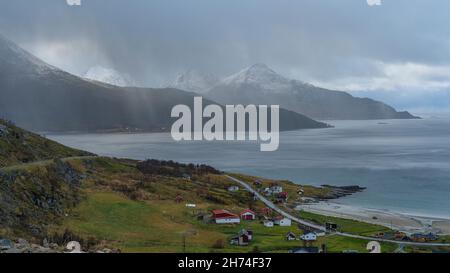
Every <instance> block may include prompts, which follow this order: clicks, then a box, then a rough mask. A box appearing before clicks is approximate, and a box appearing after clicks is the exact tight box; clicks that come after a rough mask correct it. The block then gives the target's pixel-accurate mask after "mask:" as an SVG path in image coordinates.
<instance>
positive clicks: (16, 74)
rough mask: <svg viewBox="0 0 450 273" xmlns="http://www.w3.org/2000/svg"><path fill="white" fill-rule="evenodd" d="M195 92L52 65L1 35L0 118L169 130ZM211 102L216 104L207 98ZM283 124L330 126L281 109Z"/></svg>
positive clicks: (36, 125)
mask: <svg viewBox="0 0 450 273" xmlns="http://www.w3.org/2000/svg"><path fill="white" fill-rule="evenodd" d="M194 96H196V94H195V93H190V92H185V91H181V90H177V89H170V88H167V89H149V88H121V87H117V86H114V85H109V84H105V83H100V82H95V81H87V80H84V79H82V78H79V77H76V76H74V75H71V74H69V73H67V72H64V71H62V70H59V69H57V68H55V67H52V66H50V65H48V64H46V63H44V62H43V61H41V60H39V59H38V58H36V57H34V56H32V55H31V54H29V53H28V52H26V51H24V50H23V49H21V48H20V47H18V46H17V45H15V44H14V43H12V42H10V41H8V40H6V39H5V38H2V37H1V36H0V117H2V118H5V119H8V120H13V121H14V122H15V123H17V124H18V125H20V126H22V127H24V128H26V129H30V130H35V131H110V130H117V131H119V130H120V131H134V130H138V131H167V130H169V129H170V126H171V124H172V122H173V119H172V118H171V117H170V113H171V110H172V107H173V106H175V105H177V104H186V105H189V106H192V105H193V98H194ZM204 102H205V105H206V104H210V103H213V102H211V101H207V100H205V101H204ZM280 120H281V121H280V129H281V130H287V129H289V130H292V129H303V128H321V127H326V125H325V124H323V123H318V122H315V121H312V120H310V119H309V118H306V117H304V116H302V115H299V114H297V113H293V112H289V111H284V110H282V111H281V113H280Z"/></svg>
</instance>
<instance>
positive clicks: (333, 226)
mask: <svg viewBox="0 0 450 273" xmlns="http://www.w3.org/2000/svg"><path fill="white" fill-rule="evenodd" d="M325 229H326V230H327V231H336V230H337V229H338V225H337V224H335V223H332V222H326V223H325Z"/></svg>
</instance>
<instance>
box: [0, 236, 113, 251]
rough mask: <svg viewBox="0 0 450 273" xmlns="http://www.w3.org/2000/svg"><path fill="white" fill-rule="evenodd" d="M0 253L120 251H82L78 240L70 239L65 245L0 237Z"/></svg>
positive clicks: (106, 249) (104, 249) (107, 249)
mask: <svg viewBox="0 0 450 273" xmlns="http://www.w3.org/2000/svg"><path fill="white" fill-rule="evenodd" d="M0 253H11V254H12V253H120V250H117V249H109V248H103V249H101V250H86V251H83V250H82V249H81V247H80V244H79V243H78V242H75V241H72V242H69V243H68V244H67V246H65V247H64V246H62V245H58V244H55V243H48V242H47V240H45V239H44V240H43V242H42V244H41V245H40V244H34V243H30V242H28V241H27V240H25V239H17V240H14V241H13V240H10V239H0Z"/></svg>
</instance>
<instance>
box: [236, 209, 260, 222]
mask: <svg viewBox="0 0 450 273" xmlns="http://www.w3.org/2000/svg"><path fill="white" fill-rule="evenodd" d="M239 215H240V216H241V219H242V220H255V219H256V213H255V212H253V211H251V210H249V209H246V210H244V211H243V212H241V213H240V214H239Z"/></svg>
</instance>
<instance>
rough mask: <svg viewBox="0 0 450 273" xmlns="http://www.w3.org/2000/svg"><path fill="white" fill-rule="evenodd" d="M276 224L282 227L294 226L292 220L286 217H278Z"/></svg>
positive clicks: (275, 220)
mask: <svg viewBox="0 0 450 273" xmlns="http://www.w3.org/2000/svg"><path fill="white" fill-rule="evenodd" d="M274 224H275V225H279V226H280V227H290V226H291V224H292V221H291V219H289V218H285V217H277V218H275V219H274Z"/></svg>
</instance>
